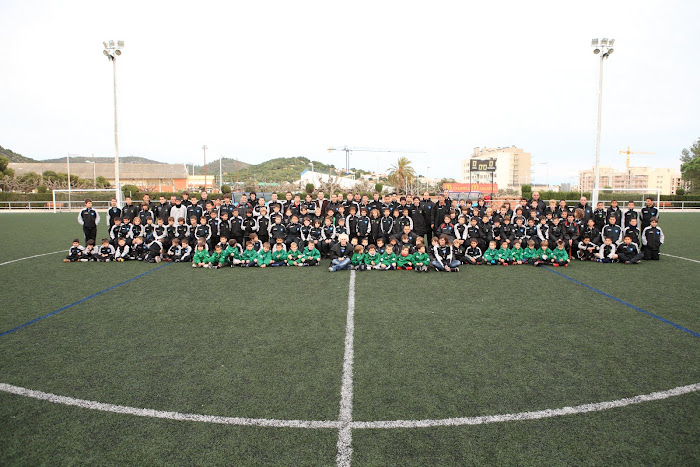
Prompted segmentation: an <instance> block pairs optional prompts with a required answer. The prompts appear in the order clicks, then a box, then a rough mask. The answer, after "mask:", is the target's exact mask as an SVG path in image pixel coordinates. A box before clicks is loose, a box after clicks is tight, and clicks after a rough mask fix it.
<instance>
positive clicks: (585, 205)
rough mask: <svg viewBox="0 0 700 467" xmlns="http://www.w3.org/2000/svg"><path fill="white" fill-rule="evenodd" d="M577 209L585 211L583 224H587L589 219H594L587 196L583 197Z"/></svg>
mask: <svg viewBox="0 0 700 467" xmlns="http://www.w3.org/2000/svg"><path fill="white" fill-rule="evenodd" d="M576 209H583V223H584V224H586V223H587V222H588V219H591V218H593V208H592V207H591V206H590V204H588V200H587V199H586V197H585V196H581V200H580V202H579V203H578V205H576Z"/></svg>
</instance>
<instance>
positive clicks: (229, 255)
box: [224, 245, 241, 260]
mask: <svg viewBox="0 0 700 467" xmlns="http://www.w3.org/2000/svg"><path fill="white" fill-rule="evenodd" d="M224 256H225V257H226V259H227V260H231V259H241V252H240V250H239V249H238V248H234V247H232V246H230V245H229V246H227V247H226V249H225V250H224Z"/></svg>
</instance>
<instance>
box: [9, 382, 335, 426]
mask: <svg viewBox="0 0 700 467" xmlns="http://www.w3.org/2000/svg"><path fill="white" fill-rule="evenodd" d="M0 391H2V392H8V393H10V394H16V395H18V396H25V397H31V398H33V399H39V400H43V401H48V402H53V403H54V404H63V405H72V406H75V407H82V408H84V409H90V410H99V411H102V412H113V413H119V414H126V415H136V416H138V417H151V418H164V419H167V420H179V421H186V422H204V423H217V424H221V425H248V426H265V427H276V428H338V427H339V426H340V422H337V421H335V420H330V421H307V420H274V419H267V418H243V417H220V416H217V415H201V414H192V413H180V412H166V411H162V410H153V409H142V408H137V407H127V406H124V405H114V404H105V403H102V402H96V401H89V400H84V399H74V398H72V397H65V396H57V395H55V394H50V393H47V392H41V391H34V390H32V389H26V388H21V387H18V386H12V385H11V384H5V383H0Z"/></svg>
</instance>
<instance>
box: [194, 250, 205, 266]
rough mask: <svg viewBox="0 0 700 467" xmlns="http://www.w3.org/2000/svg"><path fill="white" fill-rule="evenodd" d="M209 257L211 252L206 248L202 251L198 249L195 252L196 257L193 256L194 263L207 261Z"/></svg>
mask: <svg viewBox="0 0 700 467" xmlns="http://www.w3.org/2000/svg"><path fill="white" fill-rule="evenodd" d="M208 259H209V253H207V250H206V249H204V250H202V251H199V250H197V252H196V253H195V254H194V258H192V262H193V263H194V264H199V263H206V262H207V260H208Z"/></svg>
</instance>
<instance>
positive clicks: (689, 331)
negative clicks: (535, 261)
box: [540, 266, 700, 337]
mask: <svg viewBox="0 0 700 467" xmlns="http://www.w3.org/2000/svg"><path fill="white" fill-rule="evenodd" d="M540 269H544V270H545V271H549V272H551V273H552V274H556V275H557V276H561V277H563V278H564V279H567V280H570V281H571V282H573V283H574V284H578V285H581V286H583V287H585V288H587V289H588V290H592V291H593V292H595V293H598V294H600V295H602V296H604V297H606V298H609V299H610V300H614V301H616V302H617V303H621V304H623V305H625V306H626V307H629V308H632V309H633V310H637V311H639V312H640V313H644V314H645V315H647V316H651V317H652V318H654V319H658V320H659V321H661V322H662V323H666V324H670V325H671V326H673V327H674V328H676V329H679V330H681V331H683V332H687V333H688V334H690V335H691V336H695V337H700V333H697V332H695V331H693V330H691V329H688V328H686V327H683V326H681V325H680V324H676V323H674V322H673V321H669V320H667V319H666V318H662V317H661V316H659V315H655V314H654V313H652V312H650V311H647V310H645V309H643V308H639V307H638V306H634V305H632V304H631V303H627V302H626V301H624V300H621V299H619V298H617V297H614V296H612V295H610V294H608V293H605V292H603V291H602V290H598V289H596V288H595V287H592V286H590V285H588V284H584V283H583V282H581V281H577V280H576V279H574V278H573V277H569V276H567V275H566V274H562V273H560V272H559V271H555V270H554V269H551V268H549V267H546V266H545V267H543V268H540Z"/></svg>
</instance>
